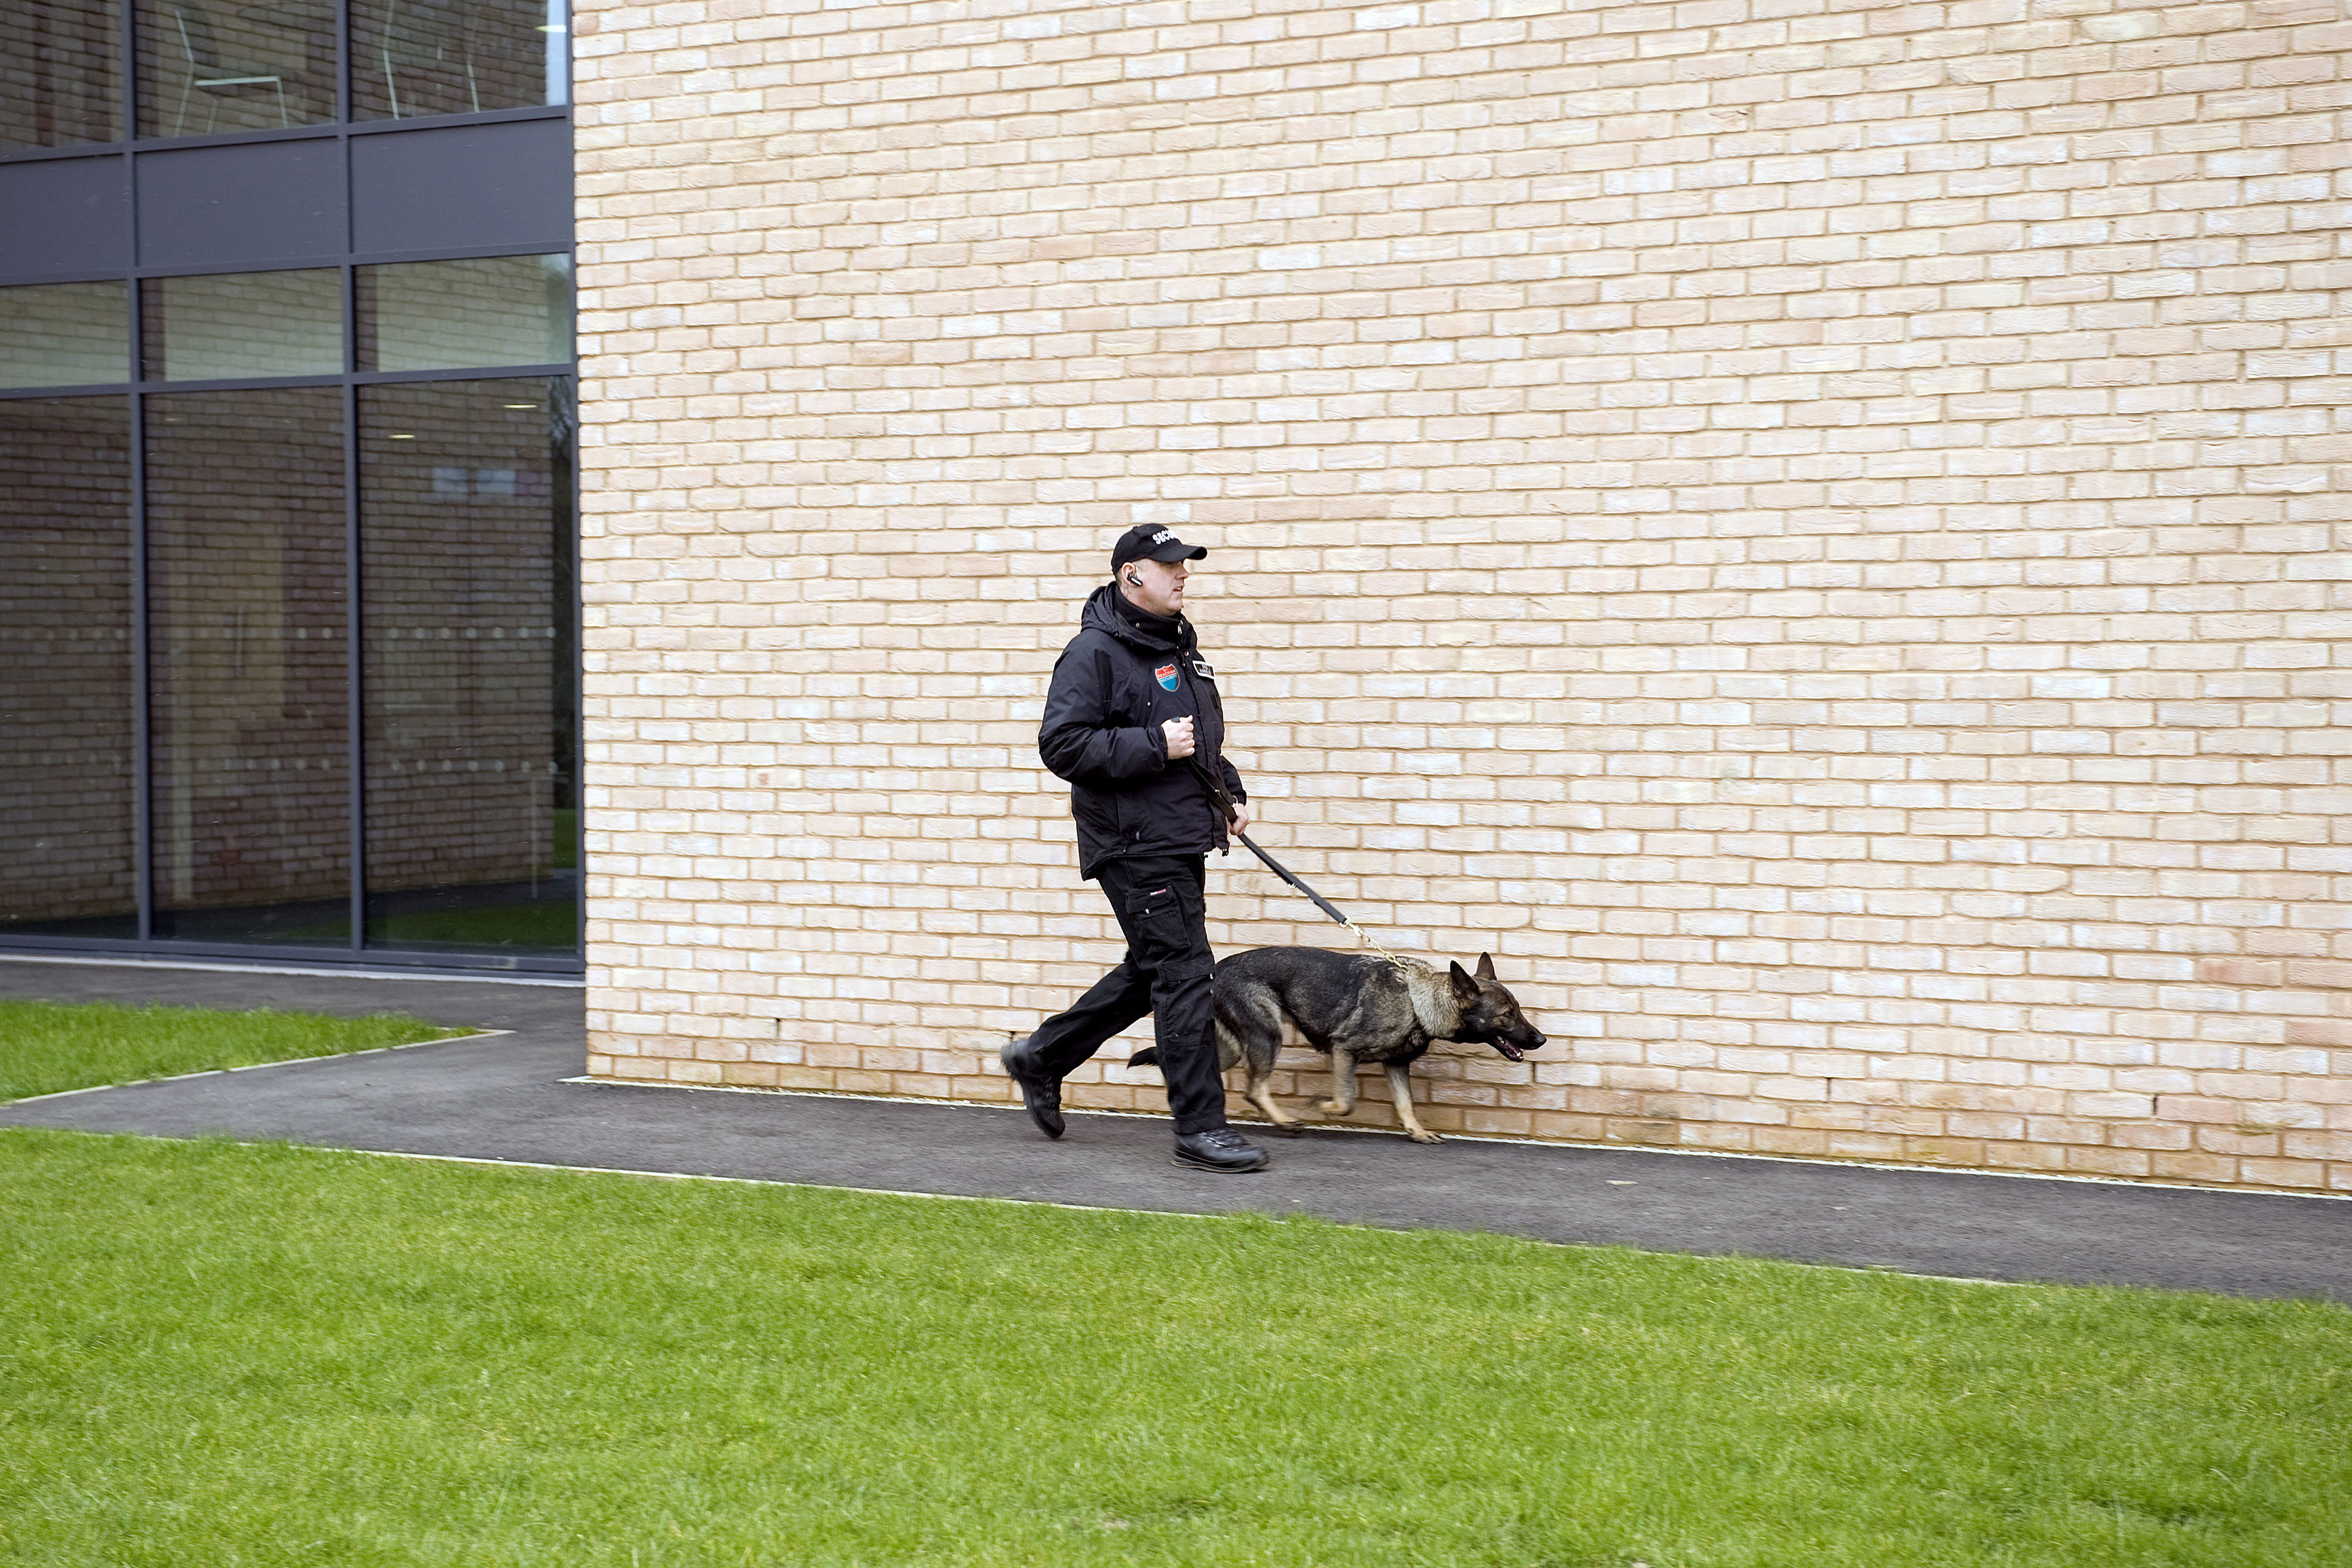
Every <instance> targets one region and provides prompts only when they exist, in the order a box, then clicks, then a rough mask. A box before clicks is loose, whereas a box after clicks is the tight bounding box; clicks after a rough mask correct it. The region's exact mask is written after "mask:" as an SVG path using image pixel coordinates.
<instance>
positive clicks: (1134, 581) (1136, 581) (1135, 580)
mask: <svg viewBox="0 0 2352 1568" xmlns="http://www.w3.org/2000/svg"><path fill="white" fill-rule="evenodd" d="M1127 585H1128V586H1129V587H1130V588H1140V587H1142V586H1143V579H1142V578H1140V577H1139V576H1137V575H1136V574H1134V573H1132V572H1129V574H1127Z"/></svg>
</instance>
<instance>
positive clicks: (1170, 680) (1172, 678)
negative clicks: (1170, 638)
mask: <svg viewBox="0 0 2352 1568" xmlns="http://www.w3.org/2000/svg"><path fill="white" fill-rule="evenodd" d="M1151 673H1152V675H1153V676H1154V677H1156V678H1157V679H1159V681H1160V687H1161V688H1162V689H1164V690H1168V691H1173V690H1175V689H1176V667H1175V666H1174V665H1172V664H1163V665H1161V666H1160V668H1158V669H1155V670H1153V671H1152V672H1151Z"/></svg>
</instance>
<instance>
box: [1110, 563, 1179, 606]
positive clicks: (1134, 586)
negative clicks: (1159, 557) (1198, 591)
mask: <svg viewBox="0 0 2352 1568" xmlns="http://www.w3.org/2000/svg"><path fill="white" fill-rule="evenodd" d="M1191 575H1192V563H1191V562H1189V561H1154V560H1152V559H1151V558H1150V556H1146V557H1144V558H1143V559H1142V560H1140V561H1130V562H1129V563H1127V564H1126V565H1124V566H1122V567H1120V568H1119V569H1118V586H1119V591H1120V592H1121V593H1123V594H1125V595H1127V598H1128V602H1129V604H1131V605H1134V606H1135V607H1136V608H1137V609H1139V610H1148V611H1150V613H1151V614H1152V615H1155V616H1176V615H1181V614H1182V613H1183V609H1184V579H1185V578H1187V577H1190V576H1191Z"/></svg>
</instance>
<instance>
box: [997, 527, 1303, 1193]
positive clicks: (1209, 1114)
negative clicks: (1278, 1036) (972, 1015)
mask: <svg viewBox="0 0 2352 1568" xmlns="http://www.w3.org/2000/svg"><path fill="white" fill-rule="evenodd" d="M1208 553H1209V552H1207V551H1206V550H1203V549H1202V548H1201V547H1199V546H1198V545H1192V544H1187V543H1185V542H1183V541H1182V540H1181V539H1179V538H1177V537H1176V535H1175V534H1174V533H1172V532H1171V531H1169V530H1167V529H1165V528H1160V527H1158V526H1156V525H1154V524H1150V523H1146V524H1143V525H1142V526H1140V527H1137V528H1131V529H1129V530H1128V531H1127V532H1126V533H1124V534H1122V535H1121V536H1120V537H1119V541H1118V544H1117V545H1116V546H1115V547H1114V548H1113V549H1112V551H1111V555H1110V570H1111V581H1110V582H1109V583H1108V584H1106V585H1105V586H1103V587H1100V588H1097V589H1096V590H1095V592H1094V595H1093V596H1092V597H1090V598H1088V599H1087V605H1086V609H1085V610H1084V611H1083V612H1082V613H1081V614H1080V616H1079V617H1078V635H1077V636H1076V637H1073V638H1071V639H1070V646H1069V647H1066V648H1065V649H1063V650H1062V658H1061V661H1060V662H1059V663H1057V664H1055V666H1054V681H1053V686H1052V688H1051V689H1049V690H1048V691H1047V692H1046V694H1045V719H1044V721H1043V722H1041V723H1040V724H1039V725H1038V729H1037V752H1038V754H1039V755H1040V756H1042V757H1044V758H1045V765H1046V766H1047V767H1049V768H1051V769H1053V770H1054V772H1055V773H1057V774H1059V775H1060V776H1061V777H1063V778H1066V779H1067V780H1069V782H1070V812H1071V815H1072V816H1076V818H1077V823H1078V874H1079V875H1080V876H1082V877H1088V878H1092V879H1094V880H1096V881H1097V882H1099V883H1101V885H1102V890H1103V893H1104V895H1105V896H1106V897H1108V899H1109V900H1110V907H1111V912H1112V913H1114V914H1115V915H1117V916H1118V928H1119V930H1120V931H1122V932H1123V933H1125V935H1126V937H1127V957H1126V958H1125V959H1123V960H1122V961H1121V962H1120V963H1119V966H1118V968H1117V969H1114V970H1112V971H1111V972H1110V973H1108V974H1106V975H1104V976H1103V977H1102V979H1101V980H1099V981H1097V983H1096V984H1095V986H1094V988H1093V989H1092V990H1090V991H1088V992H1087V994H1085V995H1083V996H1081V997H1079V998H1078V999H1077V1001H1076V1002H1075V1003H1073V1004H1071V1005H1070V1007H1069V1009H1068V1010H1067V1011H1066V1012H1063V1013H1059V1014H1056V1015H1055V1016H1053V1017H1051V1018H1048V1019H1046V1020H1045V1023H1043V1024H1042V1025H1040V1026H1038V1028H1037V1032H1036V1033H1035V1034H1034V1035H1031V1036H1030V1037H1028V1038H1026V1039H1024V1040H1016V1041H1014V1042H1013V1043H1012V1044H1011V1045H1008V1046H1006V1047H1004V1051H1003V1061H1004V1070H1005V1071H1006V1072H1007V1073H1008V1074H1010V1075H1011V1076H1012V1079H1013V1082H1014V1083H1016V1084H1018V1085H1020V1087H1021V1098H1022V1100H1023V1101H1024V1103H1025V1104H1026V1105H1027V1106H1028V1108H1029V1115H1030V1117H1031V1119H1032V1120H1034V1121H1035V1122H1036V1123H1037V1125H1038V1127H1039V1128H1041V1129H1042V1130H1043V1131H1045V1136H1046V1137H1048V1138H1059V1137H1060V1136H1061V1135H1062V1129H1063V1122H1062V1079H1064V1078H1066V1077H1067V1076H1068V1075H1069V1073H1070V1072H1071V1071H1072V1070H1073V1069H1074V1068H1076V1067H1077V1065H1078V1064H1079V1063H1080V1062H1083V1061H1085V1060H1086V1059H1087V1058H1088V1057H1091V1056H1093V1055H1094V1054H1095V1052H1096V1051H1097V1050H1098V1049H1100V1048H1101V1047H1102V1044H1103V1042H1104V1041H1106V1040H1108V1039H1109V1038H1110V1037H1112V1036H1113V1035H1116V1034H1118V1032H1119V1031H1120V1030H1121V1029H1124V1028H1126V1027H1127V1026H1129V1024H1132V1023H1134V1022H1135V1021H1136V1020H1137V1019H1139V1018H1140V1017H1142V1016H1144V1015H1145V1014H1146V1013H1149V1014H1150V1015H1152V1026H1153V1029H1154V1031H1155V1033H1156V1035H1157V1037H1158V1044H1159V1047H1160V1073H1161V1074H1162V1075H1163V1076H1164V1077H1165V1078H1166V1079H1167V1083H1168V1109H1169V1110H1171V1111H1172V1112H1173V1113H1174V1114H1175V1117H1176V1163H1178V1164H1180V1165H1194V1166H1198V1167H1200V1168H1202V1169H1203V1170H1209V1171H1256V1170H1262V1169H1264V1168H1265V1163H1266V1158H1265V1151H1264V1150H1262V1149H1260V1148H1258V1147H1257V1146H1256V1145H1255V1144H1254V1143H1251V1142H1247V1141H1246V1140H1244V1138H1242V1136H1241V1135H1240V1134H1239V1133H1236V1132H1234V1131H1233V1130H1232V1129H1231V1128H1229V1127H1227V1126H1226V1125H1225V1084H1224V1076H1223V1074H1222V1073H1220V1072H1219V1071H1218V1070H1217V1042H1216V1038H1215V1035H1214V1032H1213V1026H1212V1018H1211V1013H1210V984H1209V972H1210V970H1211V969H1212V968H1213V966H1214V964H1215V963H1216V960H1215V959H1214V958H1213V956H1212V955H1211V953H1210V952H1209V929H1208V911H1207V903H1206V898H1205V881H1206V879H1205V877H1204V876H1203V867H1204V865H1205V862H1206V859H1207V857H1208V852H1209V851H1210V850H1212V849H1223V848H1224V847H1225V816H1224V814H1223V812H1221V811H1219V810H1218V809H1217V807H1216V806H1215V805H1213V804H1212V802H1211V798H1210V794H1209V788H1208V784H1207V777H1214V778H1215V779H1217V780H1218V781H1219V782H1220V783H1222V784H1223V786H1224V788H1225V790H1226V792H1227V793H1228V794H1230V795H1232V796H1233V798H1234V802H1235V803H1236V808H1235V809H1236V811H1237V812H1238V814H1239V815H1238V816H1236V817H1235V819H1234V831H1236V832H1239V831H1240V830H1241V829H1242V828H1244V827H1245V826H1248V824H1249V814H1248V808H1247V807H1246V806H1244V805H1239V804H1238V803H1240V802H1241V801H1243V800H1244V798H1245V796H1244V793H1243V790H1242V781H1241V775H1240V774H1238V773H1235V772H1234V766H1233V764H1232V763H1228V762H1227V761H1225V759H1224V756H1223V748H1224V739H1225V716H1224V710H1223V707H1222V706H1221V705H1220V704H1219V703H1218V701H1217V688H1216V684H1215V681H1214V679H1213V672H1212V671H1211V670H1210V668H1209V666H1208V663H1207V661H1206V660H1204V659H1202V658H1201V655H1200V650H1199V646H1198V644H1197V642H1196V641H1195V639H1194V637H1193V635H1192V622H1190V621H1188V620H1186V619H1185V618H1184V580H1185V578H1186V577H1187V576H1188V575H1189V574H1190V573H1191V568H1190V567H1189V566H1188V565H1187V564H1186V563H1187V562H1192V561H1198V560H1200V559H1201V558H1202V557H1203V556H1205V555H1207V554H1208ZM1204 774H1206V775H1207V777H1204V776H1203V775H1204Z"/></svg>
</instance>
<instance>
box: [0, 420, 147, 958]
mask: <svg viewBox="0 0 2352 1568" xmlns="http://www.w3.org/2000/svg"><path fill="white" fill-rule="evenodd" d="M0 507H4V508H5V511H4V512H0V515H5V519H6V521H5V526H0V671H5V679H0V936H8V935H29V936H47V937H100V938H110V939H125V938H135V937H136V936H137V935H138V934H139V929H138V928H139V885H138V876H139V845H138V838H139V831H138V796H137V792H136V789H135V785H134V780H135V778H136V776H137V766H136V752H137V746H138V721H137V714H138V708H137V702H136V697H137V693H136V692H135V690H134V689H133V682H134V679H135V665H136V660H135V659H134V658H133V656H132V649H133V647H135V646H136V645H135V644H134V643H133V641H132V635H133V631H134V626H133V619H134V613H135V611H134V604H133V599H132V589H133V582H132V556H131V407H130V400H129V399H128V398H124V397H66V398H49V397H39V398H16V399H0Z"/></svg>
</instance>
